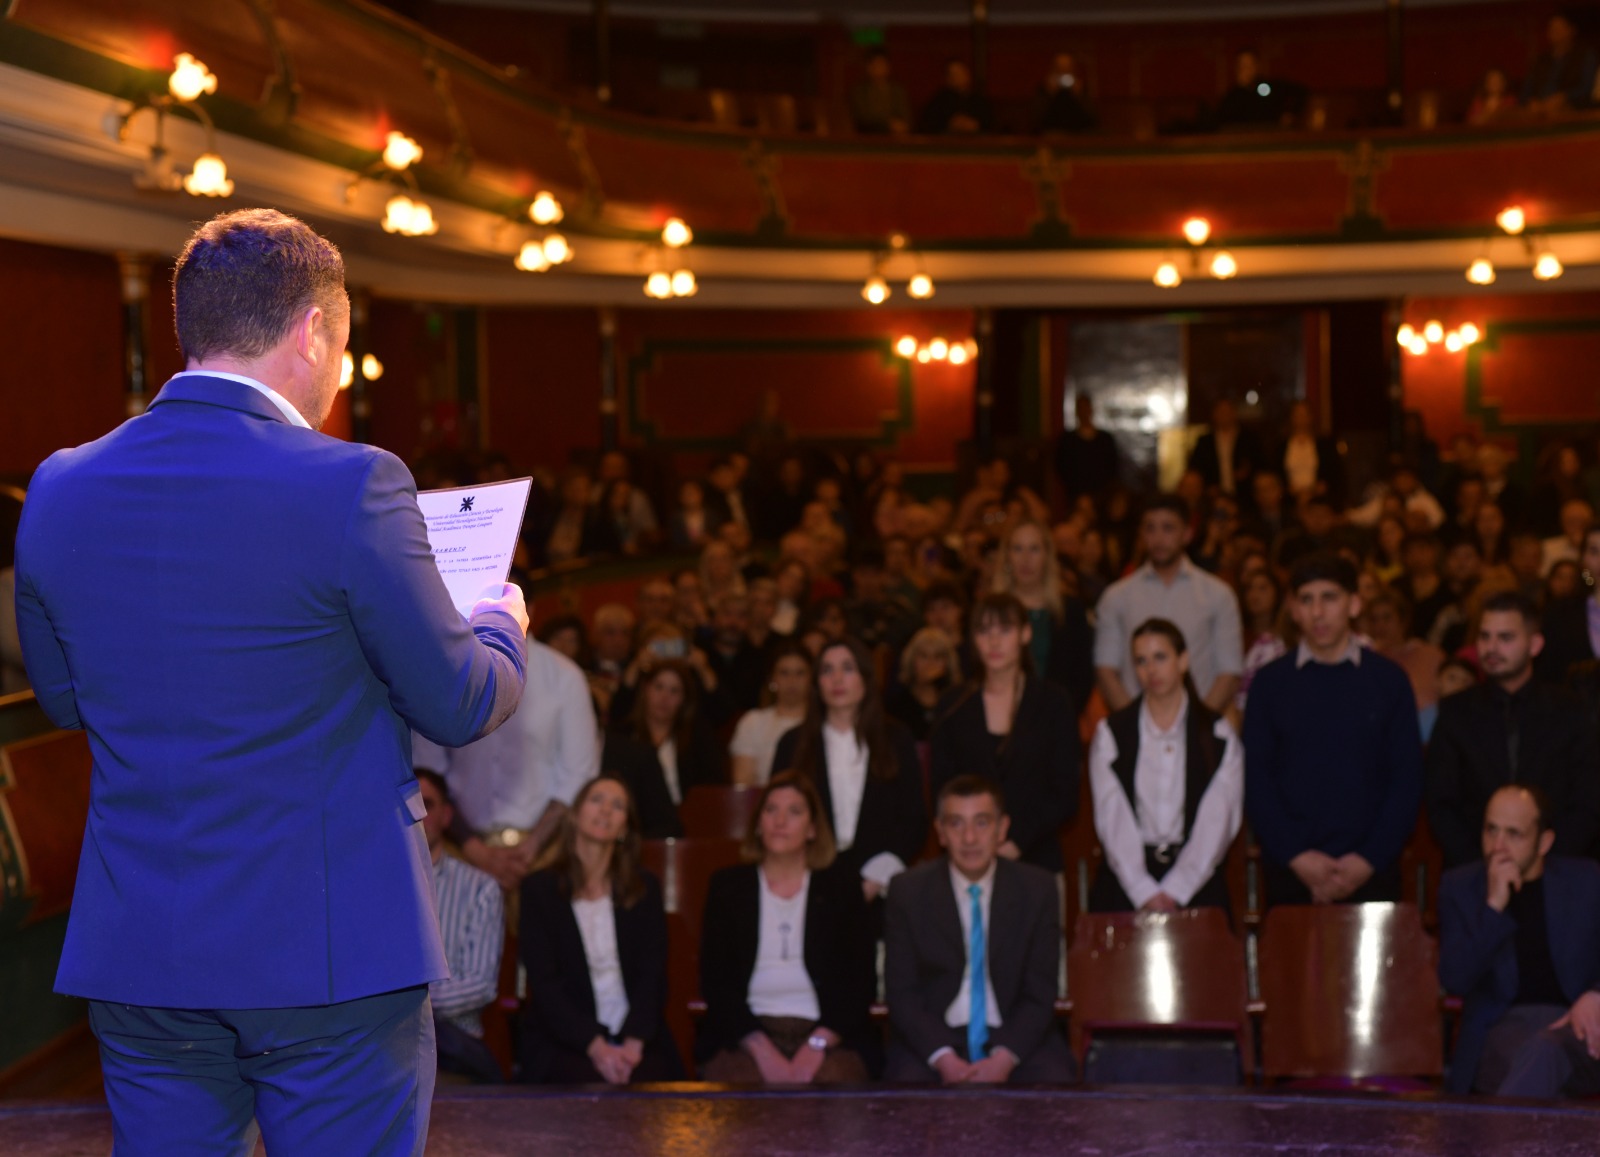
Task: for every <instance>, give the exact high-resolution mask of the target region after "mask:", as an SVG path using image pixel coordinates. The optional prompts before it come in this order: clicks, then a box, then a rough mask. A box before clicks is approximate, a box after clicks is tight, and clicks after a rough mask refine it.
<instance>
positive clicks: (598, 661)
mask: <svg viewBox="0 0 1600 1157" xmlns="http://www.w3.org/2000/svg"><path fill="white" fill-rule="evenodd" d="M634 622H635V620H634V617H633V612H632V611H630V610H629V609H628V608H627V607H625V606H623V605H622V604H621V603H602V604H601V605H600V606H598V607H596V608H595V609H594V616H593V617H592V618H591V619H590V620H589V655H590V658H591V661H592V662H593V664H594V666H593V667H592V668H591V669H590V671H589V690H590V693H591V694H593V695H594V698H595V704H596V706H597V707H598V710H599V715H600V717H601V718H602V719H604V718H607V717H609V713H610V710H611V697H612V696H613V695H614V694H616V691H617V688H618V687H620V686H621V685H622V676H623V673H624V672H625V671H627V669H628V666H629V664H631V663H632V662H633V628H634Z"/></svg>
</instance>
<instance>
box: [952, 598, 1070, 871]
mask: <svg viewBox="0 0 1600 1157" xmlns="http://www.w3.org/2000/svg"><path fill="white" fill-rule="evenodd" d="M1031 618H1032V617H1031V616H1030V615H1029V614H1028V610H1027V608H1026V607H1024V606H1023V605H1022V603H1021V601H1020V600H1018V599H1017V598H1016V597H1015V596H1013V595H1009V594H989V595H985V596H984V597H983V598H981V599H979V600H978V604H977V606H975V607H973V608H972V643H973V647H974V649H975V650H976V652H977V655H978V661H979V664H980V671H979V674H978V675H977V677H976V678H975V679H974V680H973V681H972V682H971V683H969V684H967V685H966V686H964V687H962V688H960V689H958V690H956V691H954V692H952V693H951V695H949V696H946V703H945V707H944V710H943V712H942V714H941V716H940V719H939V722H938V723H937V724H935V726H934V728H933V732H932V734H931V735H930V736H929V737H928V748H929V751H930V753H931V755H932V775H931V782H930V784H929V786H930V787H931V789H932V792H933V795H934V797H935V798H937V797H938V794H939V791H940V789H941V788H943V787H944V785H945V784H946V783H948V782H949V781H950V780H952V779H955V778H956V777H957V776H961V775H981V776H984V777H985V778H987V779H989V780H992V781H993V782H994V783H995V784H997V785H998V786H999V787H1000V789H1001V790H1002V791H1003V792H1004V793H1005V798H1006V804H1007V815H1009V816H1010V818H1011V829H1010V838H1009V839H1008V840H1007V841H1006V842H1005V843H1004V844H1002V845H1001V847H1000V854H1001V855H1002V856H1005V857H1007V858H1008V859H1013V860H1021V861H1022V862H1023V863H1026V864H1033V865H1034V866H1035V867H1040V868H1044V869H1046V870H1047V871H1051V872H1059V871H1061V866H1062V865H1061V841H1060V838H1059V833H1060V829H1061V825H1062V824H1064V823H1066V822H1067V821H1069V820H1070V819H1072V817H1073V816H1074V815H1075V814H1077V811H1078V755H1079V752H1080V749H1081V744H1080V743H1079V741H1078V711H1077V706H1076V705H1075V704H1074V703H1073V701H1072V697H1071V696H1070V695H1069V694H1068V693H1067V691H1066V690H1065V689H1064V688H1062V687H1060V686H1058V685H1056V684H1055V683H1052V682H1050V681H1049V680H1047V679H1041V678H1039V677H1038V676H1037V675H1035V674H1034V673H1033V665H1032V660H1033V653H1032V649H1031V647H1030V645H1029V644H1030V642H1031V636H1032V631H1033V627H1032V623H1031Z"/></svg>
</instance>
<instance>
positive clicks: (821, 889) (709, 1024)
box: [695, 863, 878, 1060]
mask: <svg viewBox="0 0 1600 1157" xmlns="http://www.w3.org/2000/svg"><path fill="white" fill-rule="evenodd" d="M701 927H702V929H703V931H702V933H701V938H700V995H701V997H702V998H703V999H704V1000H705V1002H706V1015H705V1019H704V1020H702V1021H701V1022H700V1032H699V1035H698V1037H697V1038H696V1042H695V1055H696V1056H698V1057H700V1059H702V1060H704V1059H706V1058H708V1057H710V1056H712V1055H713V1054H715V1053H716V1052H718V1051H719V1050H721V1049H736V1048H738V1047H739V1042H740V1041H742V1040H743V1039H744V1038H745V1037H747V1036H749V1035H750V1034H751V1033H753V1032H758V1031H760V1029H761V1024H760V1022H759V1021H758V1020H757V1019H756V1016H755V1014H754V1013H753V1012H751V1011H750V1003H749V999H748V996H749V991H750V977H751V976H752V975H753V974H754V972H755V967H756V950H757V948H758V946H759V941H760V938H761V880H760V876H759V870H758V868H757V866H756V865H755V864H740V865H739V866H737V867H733V868H723V869H722V870H721V871H719V872H717V873H716V874H715V875H713V876H712V877H711V883H710V886H709V887H708V889H707V891H706V909H705V919H704V920H702V921H701ZM867 929H868V920H867V904H866V900H865V899H864V898H863V897H862V894H861V881H860V879H858V878H857V876H856V875H855V873H854V872H851V871H848V870H845V869H842V868H841V867H840V866H839V865H838V864H837V863H836V864H835V866H834V867H831V868H829V869H827V870H826V871H821V872H812V873H811V887H810V891H809V892H808V893H807V895H806V932H805V947H804V952H805V964H806V972H807V974H808V975H809V976H810V977H811V984H812V986H813V987H815V988H816V990H817V1007H818V1010H819V1011H820V1013H821V1017H820V1019H819V1020H818V1022H817V1023H818V1024H820V1025H821V1026H822V1027H824V1028H830V1029H832V1030H833V1031H834V1032H836V1033H838V1034H839V1036H840V1037H841V1038H843V1040H844V1042H845V1044H846V1045H847V1046H848V1047H852V1048H856V1047H860V1043H861V1041H862V1038H863V1037H864V1036H865V1035H866V1034H867V1033H868V1031H869V1030H870V1027H871V1020H870V1016H871V1009H872V998H873V996H874V995H875V994H876V992H877V986H878V977H877V967H876V963H875V960H874V955H875V944H874V942H873V940H872V939H871V938H870V935H869V933H868V931H867Z"/></svg>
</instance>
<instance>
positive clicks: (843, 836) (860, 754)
mask: <svg viewBox="0 0 1600 1157" xmlns="http://www.w3.org/2000/svg"><path fill="white" fill-rule="evenodd" d="M822 743H823V747H824V748H825V749H826V752H827V758H828V790H829V791H830V792H831V793H832V795H833V838H834V842H835V843H837V844H838V847H839V850H840V851H841V852H844V851H848V850H849V849H850V845H851V844H853V843H855V842H856V825H857V824H858V823H860V822H861V800H862V798H863V797H864V796H865V795H866V793H867V748H866V745H865V744H864V743H862V742H861V740H860V739H858V738H857V737H856V733H855V730H854V729H851V730H849V731H839V730H837V729H836V728H834V727H833V726H831V725H830V724H827V723H824V724H823V725H822Z"/></svg>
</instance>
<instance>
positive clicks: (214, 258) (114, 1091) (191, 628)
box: [17, 210, 527, 1157]
mask: <svg viewBox="0 0 1600 1157" xmlns="http://www.w3.org/2000/svg"><path fill="white" fill-rule="evenodd" d="M173 280H174V300H175V307H176V314H177V330H178V341H179V344H180V345H181V346H182V348H183V351H184V356H185V359H186V361H187V365H188V370H187V371H186V372H184V373H182V374H178V375H176V376H175V377H174V378H173V379H172V380H171V381H170V382H168V383H167V384H166V386H165V387H164V388H163V389H162V391H161V393H160V394H159V395H158V396H157V397H156V399H155V401H154V402H152V403H151V406H150V409H149V411H148V413H146V414H144V415H142V416H140V417H137V418H134V419H132V420H131V421H128V422H126V423H124V424H123V425H122V426H121V427H119V428H118V429H116V430H114V431H112V432H111V433H110V434H108V435H106V436H105V437H104V438H101V439H99V440H98V441H95V442H91V443H89V444H87V445H84V446H79V447H77V448H76V449H71V450H63V451H61V452H59V453H57V454H55V455H53V456H52V457H51V458H50V459H49V460H48V461H47V462H45V463H44V465H42V466H41V467H40V468H39V470H38V472H37V473H36V474H35V475H34V479H33V485H32V488H31V489H30V492H29V494H28V500H27V503H26V505H25V508H24V512H23V518H22V527H21V530H20V531H19V533H18V536H17V612H18V621H19V626H20V629H21V635H22V641H23V650H24V655H25V657H26V661H27V667H28V674H29V677H30V678H31V680H32V681H33V686H34V689H35V691H36V692H37V694H38V698H39V703H40V705H41V706H42V707H43V708H44V710H45V711H46V712H47V713H48V714H49V716H50V718H51V719H52V720H54V721H55V722H56V724H57V725H59V726H61V727H69V728H83V729H84V730H86V731H87V732H88V734H89V743H90V747H91V749H92V751H93V754H94V773H93V786H92V795H91V800H90V807H89V822H88V826H87V829H86V831H85V834H84V844H83V855H82V858H81V860H80V862H79V867H78V882H77V890H76V893H75V895H74V898H73V906H72V914H71V918H70V921H69V925H68V929H67V940H66V945H65V947H64V949H63V951H62V956H61V967H60V971H59V973H58V974H57V978H56V988H57V990H58V991H61V992H64V993H71V994H74V995H77V996H82V997H87V998H88V999H89V1001H90V1005H89V1015H90V1022H91V1024H92V1026H93V1028H94V1030H95V1034H96V1036H97V1037H98V1038H99V1040H100V1052H101V1060H102V1065H103V1068H104V1072H105V1085H106V1095H107V1098H108V1100H109V1101H110V1103H111V1109H112V1114H113V1117H114V1120H115V1129H116V1152H117V1154H118V1155H119V1157H121V1155H123V1154H138V1155H143V1154H152V1155H156V1154H159V1155H161V1157H172V1155H178V1154H191V1153H192V1154H200V1153H205V1154H219V1153H228V1154H233V1153H238V1154H248V1153H250V1152H252V1151H253V1148H254V1144H255V1136H256V1127H255V1123H256V1122H258V1123H259V1126H260V1130H261V1132H262V1133H263V1134H264V1136H265V1140H266V1142H267V1146H268V1148H269V1149H270V1150H271V1151H272V1152H274V1153H286V1154H340V1155H343V1154H356V1153H360V1154H400V1153H408V1154H409V1153H420V1152H421V1151H422V1147H423V1143H424V1141H425V1138H426V1134H427V1124H428V1113H429V1105H430V1101H431V1099H432V1092H433V1087H432V1086H433V1074H434V1060H433V1029H432V1018H431V1015H430V1011H429V1007H428V999H427V997H428V989H427V985H428V982H429V981H431V980H436V979H439V978H441V977H444V976H445V975H447V969H446V965H445V960H444V956H443V953H442V950H441V948H440V942H439V928H438V920H437V918H436V916H435V914H434V906H433V898H432V893H431V890H430V877H431V866H430V861H429V857H428V850H427V843H426V840H425V839H424V836H423V830H422V826H421V824H420V822H419V821H420V820H421V819H422V818H423V815H424V814H425V810H424V807H423V803H422V799H421V797H420V794H419V788H418V785H417V781H416V778H415V777H414V776H413V775H412V772H411V750H410V748H411V740H410V730H409V729H410V728H412V727H414V728H416V729H417V730H418V731H419V732H421V733H422V734H424V735H427V736H429V737H430V738H432V739H434V740H436V741H438V742H440V743H444V744H448V745H451V746H460V745H463V744H466V743H469V742H471V741H472V740H473V739H476V738H478V737H479V736H481V735H484V734H487V733H488V732H490V731H492V730H494V728H496V727H497V726H499V725H500V723H502V722H503V721H504V720H505V719H506V718H507V717H508V716H509V715H510V714H511V713H512V711H513V710H515V708H516V705H517V701H518V699H519V698H520V697H521V694H522V685H523V670H524V664H525V652H524V647H523V632H524V630H525V629H526V627H527V613H526V610H525V608H524V606H523V600H522V594H521V592H520V591H519V590H517V589H516V588H515V587H506V588H504V590H501V589H499V588H496V590H495V591H494V592H492V593H493V595H494V597H493V598H492V599H489V600H486V601H484V602H480V603H479V604H478V605H477V606H476V607H475V608H474V611H473V614H472V618H471V620H470V622H469V621H466V620H463V619H462V617H461V615H460V614H459V613H458V612H457V611H456V609H455V608H454V606H453V605H452V604H451V601H450V597H449V595H448V594H447V593H446V591H445V587H444V584H443V581H442V580H441V579H440V577H439V575H438V572H437V570H436V569H435V567H434V563H433V555H432V552H431V551H430V550H429V546H428V538H427V533H426V528H425V526H424V523H423V520H422V515H421V513H420V511H419V510H418V509H417V504H416V497H415V496H416V491H415V486H414V483H413V482H412V479H411V475H410V473H409V472H408V471H407V470H406V468H405V467H404V466H403V465H402V464H401V463H400V462H399V460H398V459H396V458H394V457H393V456H391V455H389V454H386V453H384V452H383V451H381V450H377V449H374V448H372V447H370V446H360V445H351V444H348V443H345V442H342V441H339V440H337V439H334V438H329V437H325V436H323V435H321V434H319V433H317V432H316V427H318V426H320V425H321V424H322V423H323V422H324V421H325V420H326V418H327V416H328V413H329V411H330V409H331V407H332V404H333V400H334V397H335V395H336V393H337V390H338V385H339V370H340V360H341V355H342V353H343V351H344V347H345V342H346V339H347V338H348V336H349V325H350V322H349V318H350V311H349V302H348V299H347V297H346V295H345V290H344V265H343V261H342V259H341V258H340V256H339V252H338V250H337V249H335V248H334V247H333V246H332V245H330V244H329V243H328V242H326V241H325V240H323V239H322V238H321V237H319V236H318V235H317V234H316V233H315V232H313V231H312V230H311V229H309V228H308V227H306V226H305V225H304V224H302V223H301V222H299V221H297V220H295V219H294V218H291V217H286V216H284V215H282V214H280V213H277V212H275V211H272V210H246V211H242V212H238V213H231V214H226V215H224V216H221V217H218V218H216V219H215V220H213V221H211V222H209V223H207V224H205V225H203V226H201V228H200V229H199V230H198V231H197V232H196V233H195V235H194V236H193V237H192V238H191V239H190V241H189V244H188V246H187V247H186V248H185V250H184V252H183V254H182V255H181V256H180V257H179V259H178V264H177V267H176V270H175V273H174V279H173Z"/></svg>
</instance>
